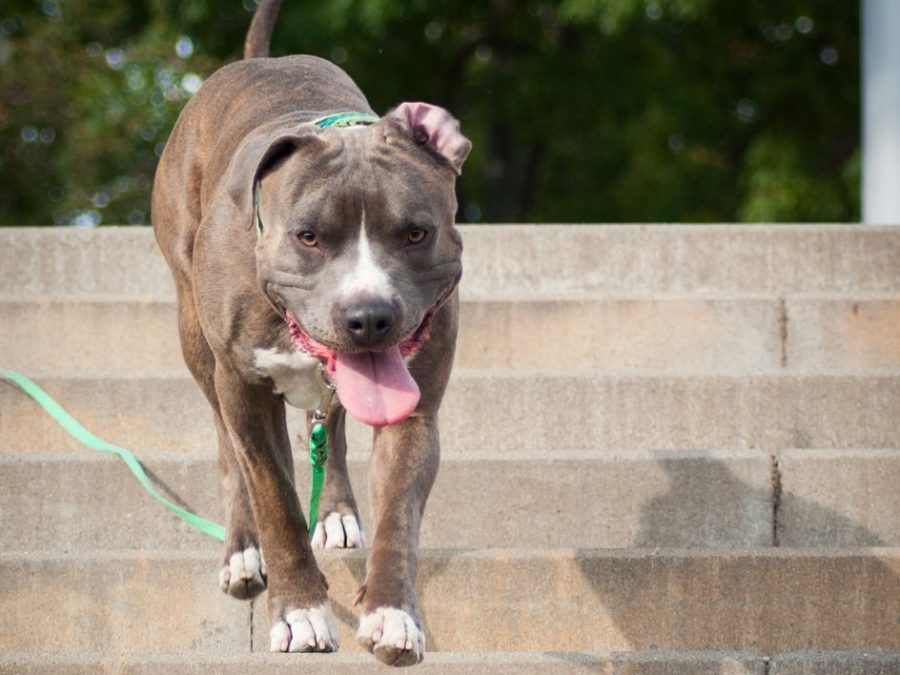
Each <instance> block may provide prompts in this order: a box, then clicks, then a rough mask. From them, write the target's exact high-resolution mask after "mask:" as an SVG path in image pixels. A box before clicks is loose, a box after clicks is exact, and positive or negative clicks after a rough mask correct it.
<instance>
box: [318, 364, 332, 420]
mask: <svg viewBox="0 0 900 675" xmlns="http://www.w3.org/2000/svg"><path fill="white" fill-rule="evenodd" d="M318 371H319V377H320V378H321V380H322V398H320V399H319V405H318V407H317V408H316V410H315V412H314V413H313V424H315V423H316V422H324V421H325V418H326V417H328V410H329V409H330V408H331V402H332V401H333V400H334V392H335V387H334V385H333V384H331V381H330V380H329V379H328V376H327V375H326V374H325V367H324V366H323V365H321V364H319V368H318Z"/></svg>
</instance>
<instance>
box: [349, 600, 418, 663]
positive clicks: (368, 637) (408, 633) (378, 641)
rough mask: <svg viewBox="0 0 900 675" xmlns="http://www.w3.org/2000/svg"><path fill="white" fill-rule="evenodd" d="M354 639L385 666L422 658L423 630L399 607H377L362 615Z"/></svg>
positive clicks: (416, 661)
mask: <svg viewBox="0 0 900 675" xmlns="http://www.w3.org/2000/svg"><path fill="white" fill-rule="evenodd" d="M356 639H357V640H359V643H360V644H361V645H362V646H363V647H365V648H366V649H368V650H369V651H370V652H373V653H374V654H375V656H376V657H378V660H379V661H381V662H382V663H386V664H387V665H389V666H412V665H415V664H417V663H421V661H422V659H424V658H425V633H423V632H422V631H421V630H420V629H419V627H418V626H417V625H416V622H415V621H414V620H413V618H412V617H411V616H410V615H409V614H407V613H406V612H404V611H403V610H402V609H396V608H394V607H379V608H378V609H376V610H375V611H374V612H371V613H370V614H364V615H363V616H362V617H361V618H360V620H359V630H358V631H356Z"/></svg>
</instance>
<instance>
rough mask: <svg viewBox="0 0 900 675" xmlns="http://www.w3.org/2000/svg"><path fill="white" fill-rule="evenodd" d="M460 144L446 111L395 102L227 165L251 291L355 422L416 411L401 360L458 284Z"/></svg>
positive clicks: (283, 138) (271, 140)
mask: <svg viewBox="0 0 900 675" xmlns="http://www.w3.org/2000/svg"><path fill="white" fill-rule="evenodd" d="M470 147H471V144H470V143H469V141H468V140H467V139H466V138H465V137H464V136H463V135H462V134H461V133H460V131H459V124H458V123H457V122H456V120H455V119H453V117H452V116H451V115H450V114H449V113H448V112H447V111H446V110H443V109H442V108H438V107H436V106H431V105H428V104H424V103H403V104H402V105H400V106H399V107H398V108H396V109H395V110H393V111H392V112H391V113H389V114H388V115H386V116H385V117H383V118H382V119H381V120H380V121H378V122H376V123H374V124H371V125H369V126H357V127H347V128H336V127H330V128H326V129H320V128H318V127H317V126H315V125H311V124H304V125H300V126H298V127H296V128H294V129H289V130H284V129H281V130H274V131H271V130H270V131H263V132H260V133H257V134H255V135H251V136H250V137H248V138H247V139H246V140H245V141H244V142H243V143H242V144H241V146H240V147H239V149H238V151H237V153H236V154H235V157H234V160H233V161H232V164H231V167H230V169H229V176H228V191H229V194H230V197H231V199H232V201H233V202H234V203H235V205H236V206H237V207H238V210H239V212H240V213H241V215H242V217H245V218H246V223H247V224H248V226H252V224H254V223H256V224H258V225H259V226H260V229H261V232H260V236H259V240H258V242H257V244H256V265H257V279H258V281H259V284H260V286H261V288H262V290H263V292H264V293H265V294H266V296H267V297H268V299H269V301H270V302H271V303H272V304H273V306H275V307H276V308H277V309H278V311H279V312H280V313H281V314H282V315H283V317H284V320H285V321H286V322H287V323H288V325H289V327H290V331H291V337H292V339H293V341H294V344H295V345H296V346H297V347H298V348H299V349H302V350H303V351H306V352H308V353H310V354H312V355H314V356H316V357H317V358H319V359H320V360H321V361H322V362H323V363H324V364H325V365H326V368H327V370H328V372H329V374H330V376H331V378H332V381H333V382H334V383H335V385H336V386H337V390H338V396H339V397H340V399H341V402H342V403H343V404H344V406H345V407H346V408H347V410H348V411H349V412H350V413H351V414H353V415H354V416H356V417H357V418H359V419H361V420H362V421H363V422H366V423H369V424H372V425H375V426H379V425H384V424H393V423H395V422H398V421H400V420H401V419H404V418H405V417H406V416H408V415H409V414H410V413H411V412H412V411H413V410H414V409H415V407H416V404H417V403H418V398H419V393H418V388H417V386H416V383H415V382H414V381H413V380H412V378H411V376H410V375H409V372H408V370H407V369H406V365H405V358H406V357H409V356H411V355H412V354H414V353H415V352H416V351H417V350H418V348H419V347H420V346H421V345H422V344H423V343H424V342H425V341H426V340H427V339H428V336H429V326H430V321H431V317H432V316H433V314H434V313H435V312H436V311H437V309H438V308H439V307H440V305H441V303H442V302H444V301H445V300H446V299H447V298H448V297H449V295H450V294H451V293H452V291H453V289H454V288H455V287H456V285H457V283H458V282H459V279H460V276H461V275H462V264H461V261H460V256H461V253H462V242H461V240H460V237H459V233H458V232H457V231H456V229H455V227H454V216H455V214H456V197H455V190H454V184H455V180H456V176H457V175H458V174H459V172H460V169H461V167H462V164H463V162H464V161H465V158H466V156H467V155H468V152H469V149H470Z"/></svg>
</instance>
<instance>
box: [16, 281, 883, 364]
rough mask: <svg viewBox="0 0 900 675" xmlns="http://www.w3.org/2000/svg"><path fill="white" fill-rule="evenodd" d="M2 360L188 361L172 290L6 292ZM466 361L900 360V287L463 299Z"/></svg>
mask: <svg viewBox="0 0 900 675" xmlns="http://www.w3.org/2000/svg"><path fill="white" fill-rule="evenodd" d="M0 321H2V322H3V323H4V325H5V328H4V330H3V331H2V332H0V354H2V355H3V365H6V366H7V367H10V368H14V369H17V370H20V371H22V372H27V373H30V374H31V375H55V376H57V377H60V376H83V375H96V374H100V373H108V374H117V375H119V376H146V375H156V374H165V373H186V372H187V370H186V369H185V366H184V362H183V360H182V356H181V347H180V345H179V343H178V332H177V317H176V311H175V303H174V301H169V302H163V301H113V300H86V301H78V300H71V301H65V300H28V301H6V302H3V301H0ZM456 365H457V367H459V368H518V369H561V370H566V369H571V370H586V369H607V370H610V369H611V370H631V371H636V372H640V371H650V372H653V371H665V372H681V373H691V372H693V373H704V374H711V373H722V374H742V373H748V374H756V373H761V372H770V373H774V372H783V371H787V372H809V371H814V370H817V369H853V370H861V371H870V370H879V369H900V296H884V297H878V298H874V297H868V298H861V297H853V298H847V297H845V296H841V295H836V296H816V297H810V296H789V297H787V298H775V297H759V296H752V297H751V296H728V297H718V298H705V299H697V298H690V297H669V298H662V297H654V298H597V299H592V300H559V301H545V300H531V299H522V300H521V301H511V300H504V301H478V300H472V301H468V302H464V303H463V304H462V316H461V319H460V338H459V342H458V348H457V359H456Z"/></svg>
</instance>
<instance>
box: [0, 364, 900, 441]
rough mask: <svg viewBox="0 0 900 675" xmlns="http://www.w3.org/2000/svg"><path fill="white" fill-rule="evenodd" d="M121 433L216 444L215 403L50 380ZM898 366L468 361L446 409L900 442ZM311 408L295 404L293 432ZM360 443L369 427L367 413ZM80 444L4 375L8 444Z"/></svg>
mask: <svg viewBox="0 0 900 675" xmlns="http://www.w3.org/2000/svg"><path fill="white" fill-rule="evenodd" d="M40 383H41V384H42V386H44V387H45V389H46V390H47V391H48V392H49V393H50V395H51V396H53V397H54V398H56V400H57V401H58V402H59V403H60V404H61V405H62V406H64V407H65V408H66V409H68V410H69V411H70V412H71V413H72V414H73V415H74V416H75V417H76V419H78V420H79V421H81V423H82V424H84V425H85V426H86V427H87V428H88V429H90V430H91V431H93V432H94V433H95V434H97V435H98V436H100V437H101V438H103V439H105V440H108V441H109V442H111V443H116V444H118V445H122V446H124V447H127V448H130V449H133V450H140V451H148V450H149V451H157V450H158V451H178V452H179V453H181V452H184V451H186V450H201V451H209V450H211V449H213V448H214V447H215V440H214V439H215V435H214V433H213V431H212V429H213V426H212V413H211V411H210V410H209V406H208V404H207V402H206V400H205V398H203V396H202V395H201V393H200V390H199V388H198V387H197V385H196V384H195V383H194V382H193V380H191V379H190V378H188V377H160V378H126V379H121V378H97V379H92V378H64V379H47V378H44V379H41V380H40ZM897 410H900V373H896V372H895V373H880V374H877V375H876V374H872V375H865V376H863V375H855V374H830V375H825V374H822V375H802V376H798V375H783V376H746V377H729V376H712V377H704V376H671V375H658V376H654V375H642V376H634V375H621V376H619V375H612V374H605V373H592V372H587V373H583V374H579V375H572V374H571V373H568V374H567V373H559V372H544V371H538V372H533V373H527V374H522V373H518V372H514V371H465V370H461V371H456V373H455V375H454V377H453V378H452V381H451V383H450V386H449V388H448V392H447V396H446V397H445V401H444V405H443V407H442V409H441V417H440V420H441V428H442V447H443V448H445V449H446V451H447V452H449V453H453V452H469V451H473V450H476V449H477V450H478V451H479V452H484V451H488V452H520V451H523V450H526V451H548V452H552V451H558V450H594V451H597V452H601V451H608V450H615V449H656V450H719V449H723V448H725V449H729V450H741V449H752V448H757V449H764V450H765V451H773V450H778V449H785V448H799V449H803V448H822V449H832V448H834V449H837V448H900V423H898V417H897ZM303 415H304V414H303V413H302V411H299V410H294V409H293V408H289V416H288V421H289V424H290V425H291V429H293V430H297V431H299V430H301V429H303V428H305V422H304V421H303ZM348 426H349V427H350V429H349V432H348V437H349V439H350V444H351V453H354V455H355V456H365V453H366V452H367V449H368V447H369V443H370V441H369V438H370V430H369V429H368V428H367V427H362V425H358V424H356V423H355V422H354V423H352V424H350V425H348ZM75 447H78V446H77V443H76V442H75V441H74V440H72V439H70V438H69V437H68V436H67V435H66V434H65V432H63V431H62V429H61V428H59V427H58V426H57V425H56V424H55V423H54V422H52V420H50V419H49V418H48V417H47V415H46V414H45V413H44V412H43V411H42V410H41V409H40V408H39V407H38V406H37V405H36V404H35V403H33V402H32V401H31V400H30V399H28V398H27V397H26V396H25V395H24V394H22V393H21V392H20V391H19V390H18V389H16V388H15V387H14V386H13V385H11V384H9V383H7V384H5V385H4V386H0V452H2V451H51V452H52V451H58V450H64V449H69V448H75Z"/></svg>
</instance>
